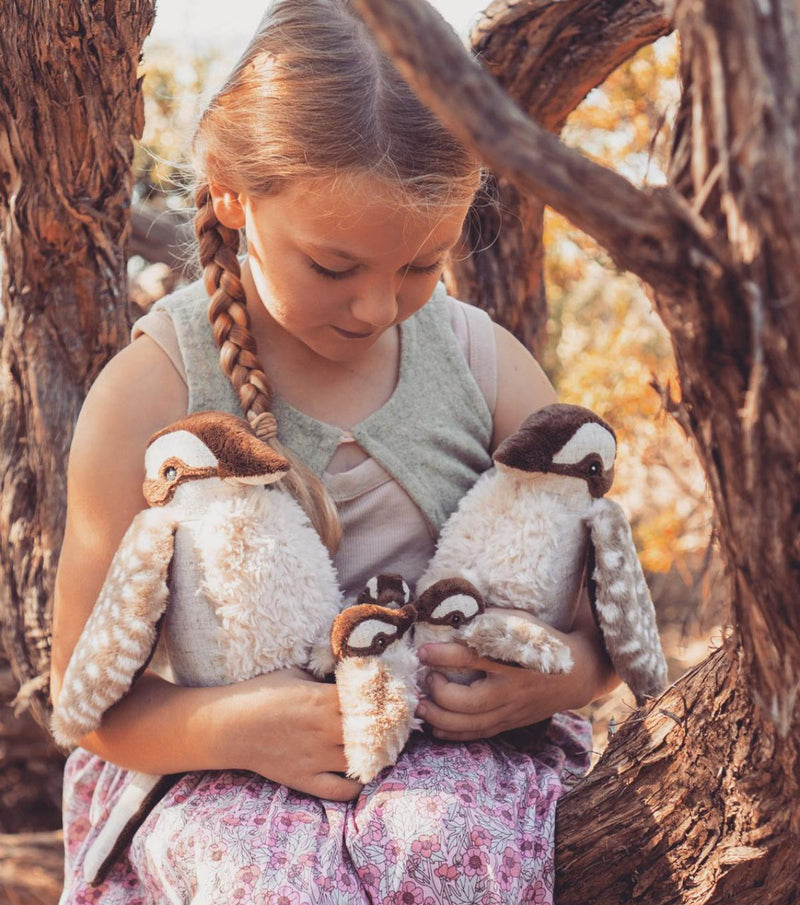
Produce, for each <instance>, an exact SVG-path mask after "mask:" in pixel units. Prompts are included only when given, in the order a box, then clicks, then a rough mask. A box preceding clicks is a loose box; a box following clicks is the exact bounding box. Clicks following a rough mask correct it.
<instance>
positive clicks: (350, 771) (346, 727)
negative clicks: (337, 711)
mask: <svg viewBox="0 0 800 905" xmlns="http://www.w3.org/2000/svg"><path fill="white" fill-rule="evenodd" d="M415 617H416V610H415V609H414V606H413V604H406V605H405V606H402V607H399V608H397V607H384V606H378V605H377V604H373V603H361V604H354V605H353V606H350V607H347V609H345V610H343V611H342V612H341V613H340V614H339V615H338V616H337V617H336V619H335V620H334V623H333V628H332V631H331V643H332V647H333V653H334V657H335V658H336V688H337V691H338V693H339V704H340V708H341V711H342V731H343V735H344V753H345V757H346V759H347V775H348V776H350V777H352V778H353V779H357V780H359V782H363V783H368V782H370V781H371V780H373V779H374V778H375V776H377V774H378V773H379V772H380V771H381V770H382V769H383V768H384V767H388V766H390V765H392V764H394V763H395V761H396V760H397V757H398V755H399V754H400V752H401V751H402V749H403V747H404V745H405V743H406V742H407V741H408V737H409V735H410V734H411V732H412V730H413V729H418V728H419V727H420V725H421V724H420V721H419V719H418V718H417V717H416V716H415V715H414V714H415V711H416V709H417V705H418V703H419V691H418V688H417V684H418V683H417V674H418V672H419V659H418V658H417V655H416V652H415V650H414V647H413V645H412V644H411V642H410V639H409V637H408V634H407V633H408V630H409V629H410V628H411V626H412V625H413V623H414V619H415Z"/></svg>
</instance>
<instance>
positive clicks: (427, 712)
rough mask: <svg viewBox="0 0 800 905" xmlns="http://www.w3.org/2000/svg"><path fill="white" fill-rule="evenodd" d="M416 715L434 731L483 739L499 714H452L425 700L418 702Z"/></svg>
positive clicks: (431, 701) (433, 702)
mask: <svg viewBox="0 0 800 905" xmlns="http://www.w3.org/2000/svg"><path fill="white" fill-rule="evenodd" d="M417 715H418V716H420V717H421V718H422V719H423V720H425V722H426V723H428V724H429V725H430V726H432V727H433V728H434V729H442V730H444V731H445V732H474V733H477V736H478V737H483V733H484V732H485V731H486V729H487V728H489V727H491V726H493V725H495V724H496V723H497V719H498V716H499V714H497V713H494V712H491V713H481V714H466V713H453V712H452V711H451V710H445V709H444V708H443V707H440V706H439V705H438V704H437V703H436V702H435V701H433V700H431V699H427V700H424V701H420V704H419V706H418V707H417Z"/></svg>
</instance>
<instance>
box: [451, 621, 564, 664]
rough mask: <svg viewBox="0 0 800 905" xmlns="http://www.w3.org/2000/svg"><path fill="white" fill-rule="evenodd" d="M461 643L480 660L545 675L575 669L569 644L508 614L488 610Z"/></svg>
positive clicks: (467, 632)
mask: <svg viewBox="0 0 800 905" xmlns="http://www.w3.org/2000/svg"><path fill="white" fill-rule="evenodd" d="M460 640H462V641H464V642H465V643H466V644H468V645H469V646H470V647H471V648H472V649H473V650H474V651H475V652H476V653H478V654H480V656H481V657H487V658H489V659H492V660H500V661H502V662H503V663H508V664H509V665H511V666H522V667H524V668H525V669H534V670H536V671H537V672H542V673H564V672H569V671H570V669H572V655H571V654H570V651H569V648H568V647H567V646H566V644H564V643H562V642H561V641H559V640H558V638H556V637H555V635H553V633H552V632H550V631H548V630H547V629H546V628H545V627H544V626H541V625H538V624H537V623H535V622H531V621H530V620H529V619H526V618H525V617H524V616H515V615H514V614H513V613H509V612H507V611H498V610H487V611H486V612H485V613H481V614H480V615H478V616H476V617H475V619H474V620H473V621H472V622H470V624H469V625H468V626H466V628H465V629H464V631H463V632H462V633H461V636H460Z"/></svg>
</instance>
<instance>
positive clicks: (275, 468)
mask: <svg viewBox="0 0 800 905" xmlns="http://www.w3.org/2000/svg"><path fill="white" fill-rule="evenodd" d="M288 470H289V463H288V462H287V461H286V459H284V457H283V456H281V455H279V454H278V453H277V452H275V450H274V449H272V447H270V446H268V445H267V444H266V443H264V442H263V441H262V440H259V439H258V437H256V435H255V434H254V433H253V430H252V429H251V427H250V425H249V424H248V423H247V421H245V419H244V418H238V417H237V416H236V415H230V414H228V413H227V412H198V413H196V414H193V415H188V416H187V417H186V418H181V419H180V420H179V421H175V422H174V423H172V424H170V425H169V426H168V427H165V428H164V429H163V430H161V431H158V433H156V434H153V436H152V437H151V438H150V442H149V443H148V446H147V452H146V453H145V480H144V486H143V491H144V496H145V499H146V500H147V502H148V503H149V504H150V505H151V506H165V505H167V504H168V503H170V502H171V501H172V500H173V499H175V498H176V497H177V500H178V502H181V501H182V498H187V497H189V496H190V495H191V489H192V488H193V487H194V486H195V484H194V482H196V481H199V480H201V479H202V480H203V481H204V483H205V481H206V480H208V479H212V480H214V481H215V482H216V483H217V485H228V486H230V485H236V486H241V485H243V484H244V485H248V484H250V485H264V484H271V483H273V482H275V481H278V480H280V479H281V478H282V477H283V476H284V475H285V474H286V472H287V471H288ZM206 486H207V485H206Z"/></svg>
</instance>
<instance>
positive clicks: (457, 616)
mask: <svg viewBox="0 0 800 905" xmlns="http://www.w3.org/2000/svg"><path fill="white" fill-rule="evenodd" d="M463 621H464V620H463V619H462V618H461V613H453V615H452V616H451V617H450V625H452V626H453V628H458V627H459V626H460V625H461V623H462V622H463Z"/></svg>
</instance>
